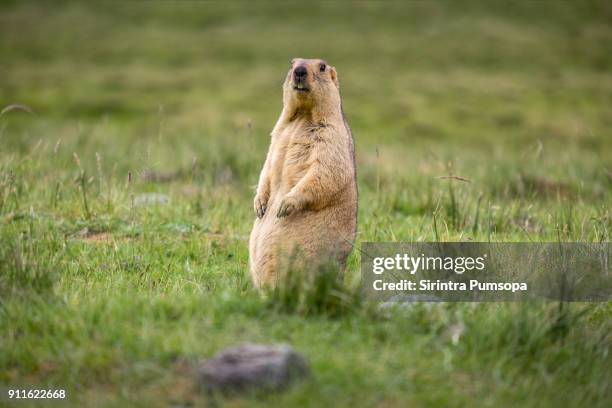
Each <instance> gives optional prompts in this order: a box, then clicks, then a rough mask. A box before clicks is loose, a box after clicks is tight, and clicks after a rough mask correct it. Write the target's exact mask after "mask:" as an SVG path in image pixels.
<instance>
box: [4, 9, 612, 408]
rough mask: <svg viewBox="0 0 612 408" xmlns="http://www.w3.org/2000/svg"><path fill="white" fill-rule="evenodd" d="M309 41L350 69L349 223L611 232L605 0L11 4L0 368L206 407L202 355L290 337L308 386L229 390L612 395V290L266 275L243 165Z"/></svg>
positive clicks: (582, 402) (359, 397)
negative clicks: (475, 298) (287, 280)
mask: <svg viewBox="0 0 612 408" xmlns="http://www.w3.org/2000/svg"><path fill="white" fill-rule="evenodd" d="M293 57H320V58H324V59H326V60H327V61H328V62H329V63H330V64H332V65H334V66H335V67H336V69H337V70H338V73H339V78H340V84H341V92H342V97H343V106H344V111H345V114H346V116H347V118H348V121H349V123H350V125H351V127H352V129H353V134H354V137H355V142H356V150H357V152H356V155H357V165H358V168H357V169H358V183H359V189H360V202H359V204H360V209H359V227H358V230H359V231H358V238H357V241H358V243H359V242H363V241H381V242H383V241H437V240H439V241H470V240H472V241H498V242H504V241H506V242H511V241H558V240H561V241H586V242H591V241H609V240H610V231H611V228H612V221H611V208H612V134H611V132H612V75H610V73H611V72H612V6H611V3H610V2H606V1H603V0H601V1H584V2H577V1H576V2H574V1H548V2H547V1H538V2H536V1H533V2H531V1H529V2H527V1H525V2H513V3H510V2H497V1H493V2H477V1H418V2H417V1H413V2H405V3H399V2H397V3H396V2H321V3H317V2H313V1H311V2H308V3H304V2H295V3H287V2H283V3H276V2H219V3H216V2H187V1H181V2H153V1H149V2H87V3H85V2H82V3H80V2H53V3H51V2H48V3H44V2H21V1H4V2H2V4H0V109H2V108H5V109H4V110H3V111H2V114H0V386H2V387H4V386H6V387H9V386H10V387H17V386H19V387H20V388H55V389H61V388H63V389H66V390H67V392H68V399H67V400H66V401H64V403H63V404H62V405H71V406H148V407H151V406H168V405H173V406H187V405H196V406H200V405H205V404H208V403H210V402H211V401H209V400H208V399H207V398H206V397H205V396H204V394H203V393H201V392H199V390H198V389H197V387H196V386H195V385H194V382H193V380H192V378H193V371H194V367H196V365H197V361H198V360H200V359H202V358H206V357H209V356H211V355H213V354H214V353H216V352H217V351H218V350H220V349H222V348H223V347H227V346H230V345H235V344H239V343H242V342H246V341H251V342H275V343H276V342H286V343H290V344H292V345H293V346H294V347H296V348H297V349H298V350H300V351H301V352H303V353H304V354H305V355H306V356H307V358H308V359H309V360H310V363H311V368H312V371H313V376H312V377H311V378H310V379H309V380H307V381H305V382H303V383H300V384H298V385H296V386H294V387H292V388H291V389H289V390H288V391H287V392H285V393H280V394H269V395H268V394H256V395H248V396H243V397H236V398H224V397H220V396H216V397H215V398H217V399H218V400H217V401H216V402H219V403H221V404H223V405H228V406H236V407H242V406H252V405H255V406H348V405H352V406H376V407H391V406H436V407H437V406H474V405H477V406H492V407H499V406H517V405H519V406H538V407H541V406H601V407H604V406H610V405H611V404H612V397H611V395H612V384H611V381H610V373H611V368H612V357H611V356H610V343H611V339H610V329H611V328H612V324H611V319H610V317H611V314H612V308H611V307H610V304H609V303H600V304H589V305H587V304H558V303H554V304H553V303H542V304H539V303H538V304H533V303H532V304H493V303H491V304H436V305H427V304H421V305H416V306H415V307H413V308H410V309H408V310H407V311H404V312H402V313H399V312H398V313H389V314H386V313H385V314H383V313H381V312H379V311H376V309H374V308H372V307H371V305H367V304H365V303H363V302H361V301H353V300H351V301H350V303H348V304H346V305H343V306H342V307H341V308H340V309H335V308H333V307H332V306H333V302H330V301H329V300H325V299H318V300H319V301H323V304H329V305H331V306H330V307H320V308H312V307H309V305H308V304H306V305H304V304H301V305H300V304H297V305H296V304H292V303H291V302H285V301H281V300H282V299H281V300H279V299H278V298H275V297H273V296H272V297H269V298H262V297H260V296H259V294H258V293H256V291H255V290H254V289H253V287H252V285H251V283H250V278H249V276H248V271H247V262H248V251H247V240H248V234H249V232H250V228H251V225H252V222H253V219H254V214H253V210H252V199H253V195H254V186H255V185H256V183H257V177H258V174H259V170H260V168H261V166H262V164H263V161H264V158H265V153H266V149H267V145H268V141H269V132H270V130H271V129H272V127H273V125H274V123H275V120H276V119H277V117H278V115H279V114H280V111H281V106H282V104H281V83H282V81H283V79H284V76H285V74H286V71H287V70H288V68H289V61H290V60H291V59H292V58H293ZM14 104H21V105H23V106H21V107H20V106H15V105H14ZM27 110H31V113H28V112H26V111H27ZM446 176H453V177H457V178H441V177H446ZM459 178H460V179H459ZM357 247H359V244H357ZM359 265H360V262H359V253H358V251H357V250H356V251H354V252H353V254H352V256H351V258H350V262H349V268H348V273H347V276H346V286H347V287H348V288H349V289H347V290H352V289H350V288H353V289H354V288H356V287H358V284H359ZM328 296H331V297H333V296H335V293H329V294H328ZM325 302H327V303H325ZM288 305H289V306H288ZM338 310H340V312H338V313H336V312H337V311H338ZM332 312H333V313H332ZM2 397H4V396H2ZM2 397H0V401H1V400H2V399H1V398H2ZM4 402H6V400H5V401H4ZM4 402H3V403H4ZM28 404H30V405H31V406H38V405H40V404H39V403H38V402H23V401H22V402H19V404H17V405H18V406H29V405H28Z"/></svg>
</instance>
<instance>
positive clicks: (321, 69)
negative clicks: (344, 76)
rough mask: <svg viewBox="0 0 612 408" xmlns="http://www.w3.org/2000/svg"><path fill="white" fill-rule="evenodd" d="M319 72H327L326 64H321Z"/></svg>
mask: <svg viewBox="0 0 612 408" xmlns="http://www.w3.org/2000/svg"><path fill="white" fill-rule="evenodd" d="M319 71H321V72H325V64H321V65H320V66H319Z"/></svg>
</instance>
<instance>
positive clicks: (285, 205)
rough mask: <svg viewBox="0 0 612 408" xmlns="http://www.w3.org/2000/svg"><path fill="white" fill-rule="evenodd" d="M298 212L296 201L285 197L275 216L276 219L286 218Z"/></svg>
mask: <svg viewBox="0 0 612 408" xmlns="http://www.w3.org/2000/svg"><path fill="white" fill-rule="evenodd" d="M297 210H298V201H297V200H296V199H295V198H294V197H291V196H285V198H283V201H281V203H280V206H279V207H278V213H276V216H277V217H278V218H281V217H287V216H289V215H291V214H293V213H294V212H296V211H297Z"/></svg>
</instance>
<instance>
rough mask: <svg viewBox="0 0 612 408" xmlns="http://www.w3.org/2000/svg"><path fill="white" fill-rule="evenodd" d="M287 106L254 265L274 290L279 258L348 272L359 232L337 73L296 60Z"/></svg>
mask: <svg viewBox="0 0 612 408" xmlns="http://www.w3.org/2000/svg"><path fill="white" fill-rule="evenodd" d="M323 65H324V66H323ZM297 67H306V69H307V74H306V76H305V80H304V81H302V83H304V84H305V85H306V86H307V87H308V91H301V90H298V89H296V87H297V86H298V85H296V84H298V83H299V82H300V81H299V79H296V77H295V75H294V71H295V69H296V68H297ZM322 69H323V70H322ZM300 86H302V85H300ZM283 105H284V106H283V111H282V113H281V116H280V118H279V119H278V122H277V123H276V126H275V127H274V130H273V131H272V140H271V143H270V148H269V150H268V155H267V158H266V162H265V164H264V166H263V169H262V171H261V175H260V178H259V183H258V186H257V193H256V196H255V202H254V206H255V213H256V215H257V218H256V219H255V224H254V225H253V231H252V232H251V237H250V240H249V263H250V270H251V276H252V278H253V282H254V284H255V286H257V287H264V286H265V287H273V286H274V285H275V284H276V280H277V277H278V274H279V269H280V268H281V259H279V257H280V256H281V255H283V254H292V253H294V251H295V250H297V251H298V254H299V256H300V258H301V259H302V260H303V261H305V262H304V265H309V266H314V265H316V264H319V263H320V262H328V261H329V260H330V259H331V260H334V261H336V262H338V263H339V264H340V266H341V267H344V265H345V263H346V259H347V257H348V255H349V253H350V251H351V249H352V244H353V241H354V239H355V233H356V228H357V183H356V178H355V156H354V144H353V137H352V135H351V131H350V128H349V127H348V124H347V123H346V121H345V119H344V115H343V113H342V105H341V100H340V90H339V83H338V76H337V74H336V70H335V69H334V68H333V67H331V66H329V65H327V63H325V62H324V61H322V60H307V59H299V58H296V59H294V60H293V61H292V64H291V69H290V70H289V73H288V74H287V78H286V79H285V83H284V85H283Z"/></svg>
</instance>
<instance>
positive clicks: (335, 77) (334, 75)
mask: <svg viewBox="0 0 612 408" xmlns="http://www.w3.org/2000/svg"><path fill="white" fill-rule="evenodd" d="M329 73H330V75H331V79H332V81H334V84H336V88H338V89H340V81H338V73H337V72H336V68H334V67H329Z"/></svg>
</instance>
